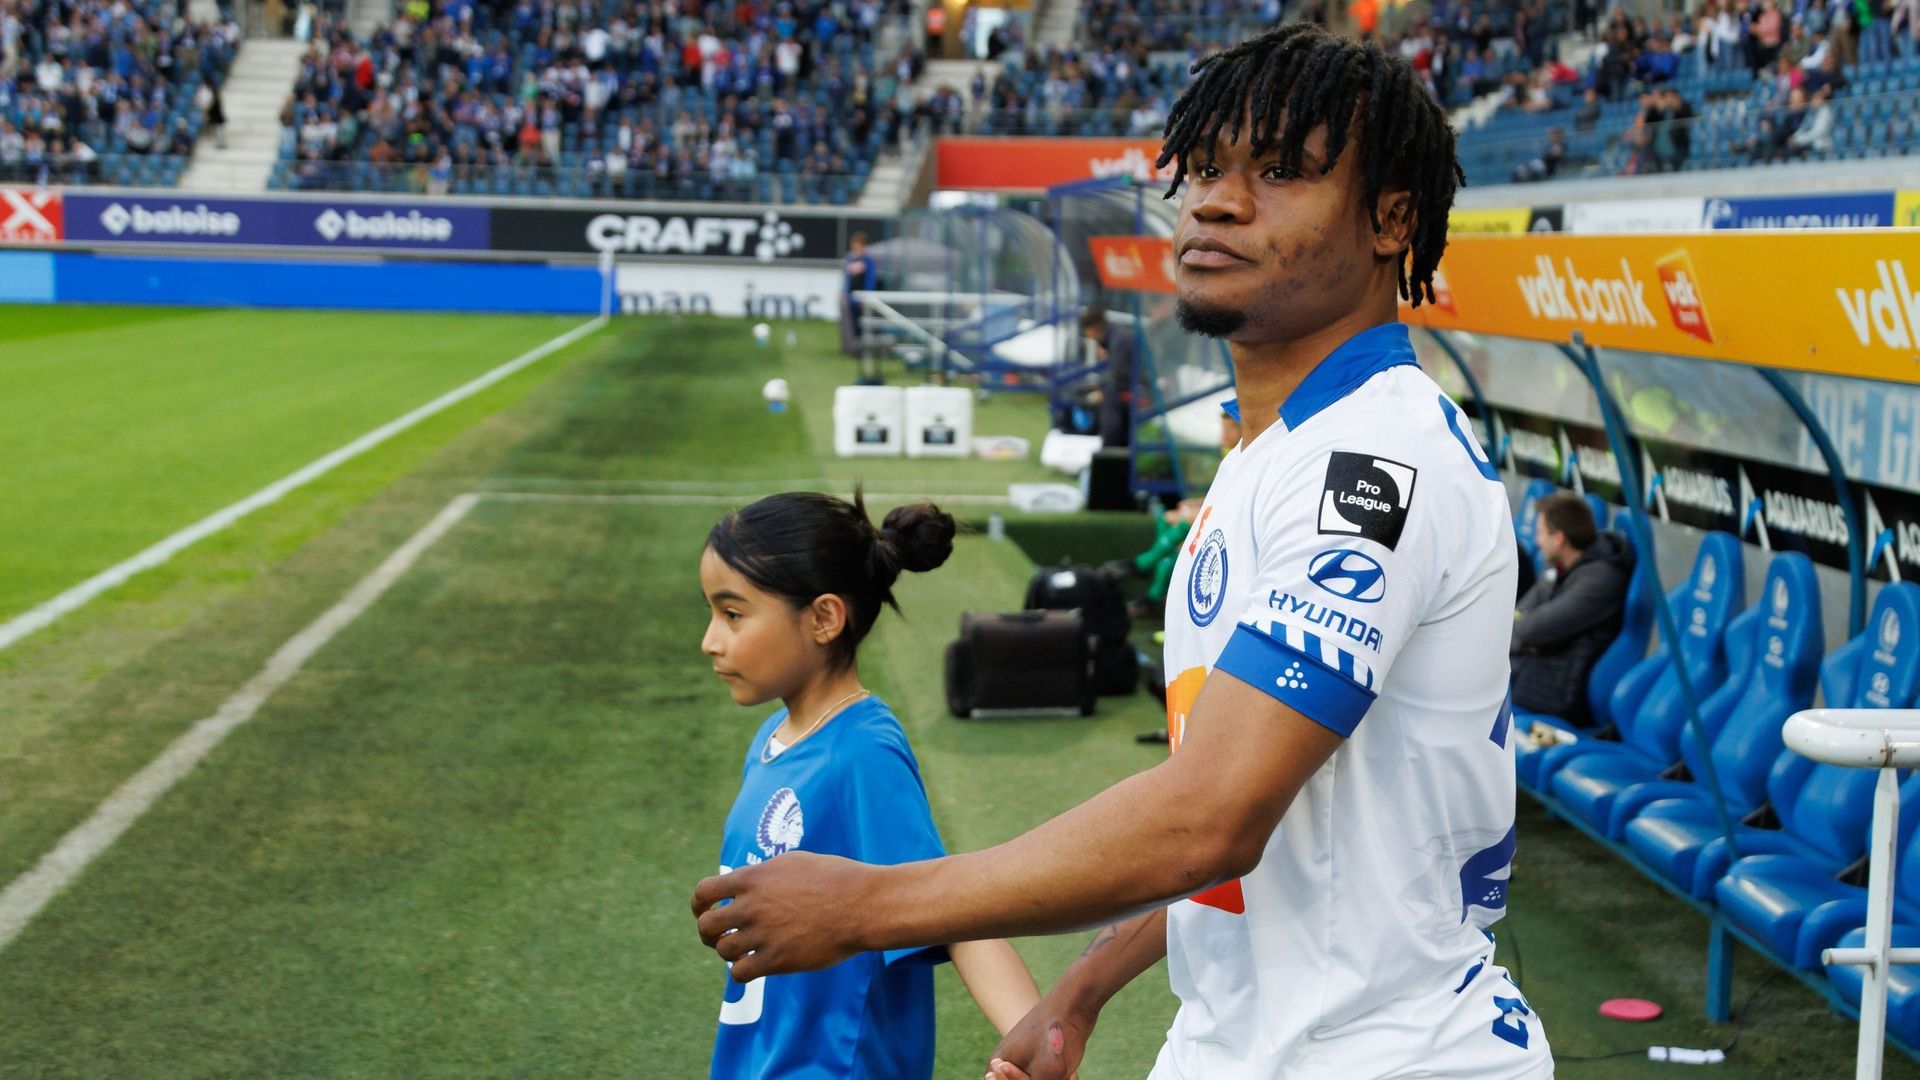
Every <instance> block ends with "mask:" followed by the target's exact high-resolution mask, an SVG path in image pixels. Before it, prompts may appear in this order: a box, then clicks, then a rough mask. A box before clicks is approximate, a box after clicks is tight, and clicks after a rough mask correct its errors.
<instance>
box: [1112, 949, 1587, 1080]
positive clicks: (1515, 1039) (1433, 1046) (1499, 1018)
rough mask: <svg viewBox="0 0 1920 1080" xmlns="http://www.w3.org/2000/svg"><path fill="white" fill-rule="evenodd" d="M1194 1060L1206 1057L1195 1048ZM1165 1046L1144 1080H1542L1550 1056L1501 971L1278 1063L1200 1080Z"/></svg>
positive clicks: (1211, 1068) (1541, 1029) (1410, 1002)
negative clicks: (1424, 1079)
mask: <svg viewBox="0 0 1920 1080" xmlns="http://www.w3.org/2000/svg"><path fill="white" fill-rule="evenodd" d="M1195 1049H1196V1050H1197V1051H1198V1053H1197V1054H1196V1055H1195V1056H1196V1059H1199V1058H1205V1057H1206V1050H1205V1049H1202V1048H1195ZM1177 1056H1178V1057H1186V1056H1187V1055H1176V1054H1175V1052H1174V1048H1173V1047H1172V1045H1171V1044H1169V1045H1165V1046H1162V1047H1161V1048H1160V1059H1159V1061H1157V1062H1156V1063H1155V1064H1154V1067H1153V1073H1152V1074H1151V1075H1150V1076H1149V1078H1148V1080H1322V1078H1336V1080H1414V1078H1434V1080H1439V1078H1445V1080H1454V1078H1458V1080H1546V1078H1549V1077H1552V1076H1553V1051H1552V1049H1551V1048H1550V1047H1549V1046H1548V1045H1547V1032H1546V1027H1545V1026H1544V1025H1543V1024H1542V1023H1541V1022H1540V1017H1539V1016H1538V1015H1537V1014H1535V1013H1534V1012H1533V1010H1532V1008H1531V1007H1530V1006H1529V1005H1528V1004H1527V1002H1526V999H1525V997H1523V996H1522V995H1521V993H1520V991H1519V990H1518V989H1516V988H1515V987H1514V985H1513V982H1512V981H1511V980H1509V979H1508V978H1507V972H1506V969H1505V968H1502V967H1499V966H1497V965H1488V966H1487V967H1485V968H1483V969H1481V970H1480V971H1479V972H1478V973H1477V974H1475V975H1474V976H1473V977H1472V978H1471V979H1469V980H1468V981H1467V983H1466V985H1465V986H1463V987H1461V988H1460V990H1459V992H1458V993H1456V992H1454V990H1453V989H1452V988H1448V989H1445V990H1442V991H1440V992H1438V993H1435V994H1429V995H1422V996H1419V997H1409V998H1402V999H1399V1000H1396V1001H1393V1002H1389V1003H1388V1004H1386V1005H1383V1006H1381V1007H1380V1008H1378V1009H1376V1010H1374V1011H1373V1012H1370V1013H1368V1014H1367V1015H1366V1016H1364V1017H1362V1018H1361V1019H1359V1020H1357V1021H1355V1022H1353V1023H1350V1024H1346V1025H1343V1026H1342V1027H1340V1028H1339V1029H1337V1030H1329V1031H1320V1032H1316V1033H1314V1034H1312V1035H1310V1036H1308V1037H1307V1038H1305V1039H1302V1040H1300V1041H1299V1042H1298V1043H1297V1044H1296V1045H1294V1046H1292V1047H1290V1048H1289V1049H1288V1051H1287V1052H1286V1054H1285V1055H1284V1057H1282V1058H1281V1059H1279V1060H1278V1061H1269V1062H1260V1063H1256V1064H1252V1065H1236V1064H1234V1063H1231V1062H1223V1061H1219V1060H1207V1061H1206V1062H1205V1065H1204V1068H1205V1073H1204V1075H1199V1074H1189V1073H1186V1072H1182V1071H1181V1070H1180V1067H1179V1065H1178V1064H1177V1063H1176V1060H1175V1059H1176V1057H1177Z"/></svg>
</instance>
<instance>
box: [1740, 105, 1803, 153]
mask: <svg viewBox="0 0 1920 1080" xmlns="http://www.w3.org/2000/svg"><path fill="white" fill-rule="evenodd" d="M1806 118H1807V92H1806V91H1805V90H1802V89H1801V88H1799V87H1797V86H1796V87H1794V88H1793V89H1792V90H1790V91H1788V92H1787V103H1786V106H1785V107H1784V108H1779V109H1769V110H1768V111H1767V113H1766V114H1765V115H1763V116H1761V118H1760V130H1759V132H1758V133H1757V134H1755V135H1754V136H1752V137H1751V138H1749V139H1748V140H1747V146H1746V150H1747V156H1748V158H1749V159H1750V160H1752V161H1755V162H1761V161H1785V160H1786V159H1787V156H1788V154H1789V153H1790V151H1791V149H1792V144H1793V136H1794V133H1795V132H1797V131H1799V130H1800V125H1801V124H1802V123H1804V122H1805V121H1806Z"/></svg>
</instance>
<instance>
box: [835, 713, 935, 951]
mask: <svg viewBox="0 0 1920 1080" xmlns="http://www.w3.org/2000/svg"><path fill="white" fill-rule="evenodd" d="M852 764H853V767H852V768H850V769H848V770H847V773H848V775H849V777H850V782H849V783H848V784H847V786H846V788H845V790H846V792H847V821H848V823H849V824H848V827H849V829H850V831H851V835H852V837H853V844H854V848H855V852H854V857H855V858H857V859H859V860H860V861H861V862H864V863H872V864H874V865H876V866H893V865H896V864H898V863H907V862H919V861H921V860H923V859H937V858H940V857H941V856H943V855H945V854H946V853H947V850H946V848H945V847H944V846H943V845H942V844H941V843H940V833H939V831H938V830H937V829H935V828H934V825H933V810H932V808H931V807H929V806H928V805H927V792H926V788H925V786H924V785H922V783H921V781H920V768H919V765H918V764H917V763H916V762H915V761H914V759H913V751H912V750H910V749H909V748H908V747H907V743H906V739H905V738H904V737H891V738H887V739H883V740H881V741H879V742H877V743H875V744H873V745H871V746H868V747H863V748H862V752H861V753H860V755H859V760H858V761H856V762H854V763H852ZM881 955H882V956H883V957H884V959H885V962H886V963H887V964H890V965H891V964H898V963H913V962H918V963H932V964H937V963H941V962H944V961H945V960H946V959H947V950H946V947H945V946H922V947H920V948H913V949H888V950H886V951H885V952H883V953H882V954H881Z"/></svg>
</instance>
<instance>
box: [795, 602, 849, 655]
mask: <svg viewBox="0 0 1920 1080" xmlns="http://www.w3.org/2000/svg"><path fill="white" fill-rule="evenodd" d="M847 615H848V612H847V602H846V600H844V599H843V598H841V597H838V596H835V595H834V594H832V593H826V594H823V595H821V596H816V597H814V598H813V603H811V604H809V605H807V614H806V621H805V623H804V624H803V625H804V626H805V627H806V631H807V634H808V636H809V637H811V638H812V639H813V643H814V644H815V645H825V644H827V643H828V642H831V641H832V640H833V639H835V638H837V637H839V636H840V635H841V634H842V633H844V632H845V631H846V629H847Z"/></svg>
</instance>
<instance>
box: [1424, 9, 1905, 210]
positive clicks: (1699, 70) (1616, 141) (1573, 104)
mask: <svg viewBox="0 0 1920 1080" xmlns="http://www.w3.org/2000/svg"><path fill="white" fill-rule="evenodd" d="M1916 12H1920V0H1707V2H1706V4H1705V5H1704V6H1703V7H1701V8H1700V9H1698V11H1697V14H1696V15H1695V16H1694V17H1692V18H1691V19H1687V18H1672V19H1653V20H1641V19H1637V18H1634V17H1632V16H1629V15H1628V14H1626V13H1625V12H1623V11H1621V10H1620V9H1618V8H1613V9H1609V10H1608V11H1607V12H1605V13H1604V14H1601V15H1599V16H1598V17H1596V18H1593V19H1592V21H1588V19H1589V15H1588V13H1587V12H1586V11H1584V10H1579V11H1577V13H1576V20H1577V21H1579V23H1580V25H1581V28H1582V29H1584V30H1586V31H1587V32H1589V33H1590V34H1592V35H1593V39H1594V40H1595V41H1596V43H1597V44H1596V46H1595V48H1594V49H1593V51H1592V55H1591V57H1590V58H1589V59H1588V61H1587V62H1586V63H1585V64H1584V65H1583V66H1582V68H1581V69H1575V68H1573V67H1570V66H1568V65H1566V64H1564V63H1561V62H1559V61H1557V60H1555V59H1553V58H1551V57H1548V58H1544V62H1542V63H1538V64H1533V63H1529V64H1527V65H1522V66H1520V67H1519V68H1517V69H1516V70H1512V71H1509V72H1508V73H1506V75H1505V76H1504V77H1503V82H1502V84H1501V85H1495V84H1493V83H1492V82H1490V81H1489V80H1488V79H1486V78H1485V77H1484V76H1483V77H1481V78H1477V79H1471V80H1469V79H1468V78H1467V76H1468V73H1467V72H1464V71H1462V72H1460V73H1459V81H1457V82H1456V83H1455V88H1454V92H1453V93H1452V95H1451V96H1450V97H1449V98H1448V99H1447V100H1448V101H1449V102H1450V103H1453V104H1457V103H1459V102H1460V101H1462V100H1466V99H1470V98H1471V97H1473V96H1477V95H1479V94H1482V93H1488V92H1502V93H1503V95H1504V96H1503V99H1502V102H1501V106H1502V111H1503V112H1509V113H1511V112H1519V113H1528V114H1550V117H1549V118H1550V119H1551V120H1552V121H1553V122H1554V123H1553V126H1552V127H1550V128H1546V129H1539V128H1538V125H1534V126H1533V128H1532V130H1536V131H1538V132H1539V133H1538V134H1534V135H1531V136H1529V138H1532V139H1539V140H1541V141H1540V142H1539V143H1537V144H1536V145H1537V146H1538V150H1537V152H1535V153H1532V154H1529V155H1523V159H1522V160H1521V161H1520V163H1519V164H1517V165H1515V166H1514V167H1513V169H1512V174H1511V177H1510V179H1513V180H1516V181H1534V180H1545V179H1550V178H1552V177H1554V176H1556V175H1559V174H1561V172H1562V170H1563V168H1564V167H1565V166H1566V165H1567V164H1569V163H1570V162H1572V161H1574V160H1576V159H1579V160H1581V164H1582V165H1583V166H1586V167H1593V168H1598V169H1600V170H1602V171H1605V172H1616V173H1623V174H1639V173H1649V172H1670V171H1676V170H1678V169H1681V168H1684V167H1686V165H1687V163H1688V161H1689V160H1690V159H1692V158H1693V156H1694V153H1695V150H1696V143H1698V142H1699V141H1700V140H1699V138H1698V137H1697V136H1698V134H1699V132H1700V131H1701V130H1702V124H1701V118H1702V113H1703V111H1704V110H1705V109H1706V108H1707V99H1708V98H1709V97H1714V98H1718V99H1720V100H1722V101H1726V102H1732V103H1733V104H1734V106H1736V108H1734V109H1733V110H1732V112H1731V115H1732V116H1733V119H1732V120H1731V121H1729V123H1731V124H1732V125H1734V126H1735V127H1736V128H1737V130H1735V131H1734V132H1733V133H1732V134H1731V136H1730V139H1731V143H1730V145H1731V146H1732V147H1733V148H1734V149H1735V151H1736V152H1737V155H1738V159H1739V160H1741V161H1750V162H1763V161H1784V160H1791V159H1795V158H1800V157H1805V156H1820V155H1827V154H1831V153H1832V152H1833V150H1834V126H1835V122H1836V119H1835V112H1834V104H1833V103H1834V99H1835V98H1836V96H1837V95H1840V94H1841V93H1842V92H1844V91H1845V90H1846V89H1847V76H1846V74H1845V73H1846V72H1847V71H1848V70H1851V69H1852V68H1853V67H1854V65H1856V64H1866V65H1874V64H1884V63H1885V62H1887V61H1890V60H1892V59H1894V58H1895V57H1913V56H1916V55H1920V38H1916V36H1915V31H1916V30H1920V20H1916V18H1915V15H1916ZM1636 103H1637V104H1636ZM1615 106H1619V107H1620V108H1626V109H1628V110H1629V111H1628V112H1626V113H1625V114H1624V115H1623V114H1620V113H1619V112H1617V110H1616V109H1615ZM1610 116H1613V117H1619V118H1620V120H1619V126H1618V127H1615V128H1612V129H1611V130H1605V131H1604V132H1603V133H1604V134H1606V135H1607V137H1608V138H1609V139H1611V140H1612V141H1611V142H1607V141H1602V142H1594V141H1591V140H1589V139H1588V138H1587V134H1588V133H1592V132H1596V130H1597V129H1606V128H1607V127H1608V125H1607V124H1606V118H1607V117H1610ZM1516 126H1522V127H1524V126H1525V125H1513V124H1508V125H1504V129H1505V130H1506V131H1511V130H1513V129H1514V128H1515V127H1516ZM1502 131H1503V125H1501V124H1499V123H1495V124H1490V125H1488V127H1487V128H1486V129H1485V130H1484V131H1482V132H1479V133H1469V135H1468V136H1466V137H1464V138H1463V140H1462V144H1463V153H1464V154H1466V155H1469V156H1470V155H1471V154H1472V153H1473V151H1474V150H1475V143H1476V142H1481V143H1484V142H1485V141H1487V140H1489V139H1494V138H1498V137H1500V136H1501V133H1502ZM1719 134H1722V133H1720V132H1718V131H1716V135H1719ZM1476 135H1477V138H1476ZM1729 163H1731V162H1729ZM1469 171H1470V172H1471V171H1472V170H1471V169H1470V170H1469ZM1482 179H1483V181H1484V179H1485V178H1484V177H1483V178H1482Z"/></svg>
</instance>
